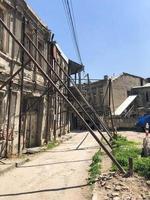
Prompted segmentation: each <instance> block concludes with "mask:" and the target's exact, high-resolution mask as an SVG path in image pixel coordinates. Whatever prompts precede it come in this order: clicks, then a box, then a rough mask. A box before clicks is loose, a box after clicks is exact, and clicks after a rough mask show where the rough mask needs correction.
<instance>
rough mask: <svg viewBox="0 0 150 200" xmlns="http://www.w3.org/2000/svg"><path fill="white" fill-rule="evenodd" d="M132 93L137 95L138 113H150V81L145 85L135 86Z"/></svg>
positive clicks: (136, 110)
mask: <svg viewBox="0 0 150 200" xmlns="http://www.w3.org/2000/svg"><path fill="white" fill-rule="evenodd" d="M131 94H132V95H135V96H136V99H135V101H134V110H135V112H136V113H137V115H142V114H149V113H150V83H146V84H145V85H143V86H138V87H133V88H132V89H131Z"/></svg>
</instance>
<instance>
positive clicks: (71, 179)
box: [0, 132, 98, 200]
mask: <svg viewBox="0 0 150 200" xmlns="http://www.w3.org/2000/svg"><path fill="white" fill-rule="evenodd" d="M85 135H86V133H85V132H84V133H78V134H76V133H73V134H72V138H71V139H70V140H68V141H66V142H64V143H63V144H61V145H59V146H58V147H56V148H54V149H53V150H49V151H47V152H44V153H42V154H40V155H39V156H38V157H36V158H33V160H32V161H30V162H28V163H26V164H25V165H23V166H21V167H20V168H16V169H14V170H12V171H10V172H8V173H7V174H5V175H3V176H1V177H0V200H87V199H90V197H91V190H90V187H89V186H87V181H86V179H87V177H88V167H89V165H90V163H91V158H92V156H93V155H94V153H95V152H96V151H97V149H98V145H97V143H96V142H95V141H94V139H93V138H92V136H90V134H89V135H88V137H87V139H86V140H85V142H84V143H83V145H82V146H81V149H80V150H78V151H77V150H75V148H76V146H77V145H78V144H79V143H80V141H81V140H82V139H83V137H84V136H85Z"/></svg>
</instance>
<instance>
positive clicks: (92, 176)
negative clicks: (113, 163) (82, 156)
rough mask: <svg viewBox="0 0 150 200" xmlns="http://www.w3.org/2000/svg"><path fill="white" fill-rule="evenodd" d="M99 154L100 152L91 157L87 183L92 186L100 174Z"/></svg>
mask: <svg viewBox="0 0 150 200" xmlns="http://www.w3.org/2000/svg"><path fill="white" fill-rule="evenodd" d="M101 155H102V154H101V152H100V150H99V151H98V152H97V153H96V154H95V155H94V156H93V157H92V163H91V165H90V169H89V178H88V183H89V184H93V183H94V182H95V180H96V178H97V177H98V176H99V175H100V174H101Z"/></svg>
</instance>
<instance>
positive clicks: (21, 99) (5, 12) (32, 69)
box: [0, 0, 69, 157]
mask: <svg viewBox="0 0 150 200" xmlns="http://www.w3.org/2000/svg"><path fill="white" fill-rule="evenodd" d="M0 18H1V19H2V20H3V21H4V23H5V24H6V25H7V27H8V28H9V30H10V31H11V32H12V33H13V34H14V35H15V37H16V38H17V39H18V41H19V42H21V43H22V44H23V46H24V47H25V48H26V50H28V52H29V53H30V55H31V56H32V57H33V58H34V59H35V60H36V62H37V63H38V64H39V65H40V66H41V68H42V70H43V71H44V72H45V73H46V74H47V75H48V76H49V77H50V78H51V79H52V80H53V82H54V83H55V84H56V85H57V86H58V87H59V89H60V90H61V92H62V93H63V94H64V95H65V96H67V95H68V93H67V90H66V89H65V88H64V85H63V84H62V82H61V81H60V80H59V79H58V77H57V76H56V75H55V73H54V72H53V71H52V70H51V68H52V69H53V70H54V71H55V72H56V73H57V75H58V76H59V77H60V78H61V80H62V81H63V83H65V84H66V85H67V84H68V83H67V81H68V79H67V78H66V77H65V75H64V73H63V71H62V70H61V68H62V69H63V70H64V71H65V72H66V73H68V59H67V58H66V56H65V55H64V54H63V52H62V51H61V49H60V47H59V46H58V44H57V43H56V42H53V41H52V32H51V31H50V30H49V29H48V28H47V26H46V25H44V23H43V22H42V21H41V20H40V19H39V18H38V16H37V15H36V14H35V13H34V12H33V11H32V10H31V8H29V6H28V5H27V4H26V2H25V1H24V0H0ZM34 45H35V46H36V47H37V49H38V50H39V52H40V53H39V52H38V51H37V49H36V48H35V46H34ZM41 54H42V55H43V56H44V58H45V59H46V60H47V61H48V63H49V64H50V65H48V64H47V63H46V62H45V61H44V59H43V58H42V56H41ZM20 68H21V70H20V71H19V73H17V74H16V76H14V78H13V79H11V80H10V81H8V82H7V84H6V85H4V83H5V82H6V81H7V80H8V79H9V78H10V77H11V76H12V75H13V74H15V73H16V72H17V71H18V70H19V69H20ZM3 85H4V87H2V88H1V90H0V157H1V156H9V155H12V154H16V153H17V152H18V153H20V152H21V151H22V150H24V149H25V148H29V147H36V146H40V145H42V144H44V143H48V142H49V141H51V140H53V139H56V138H57V137H60V136H61V135H63V134H66V133H67V132H69V118H68V116H69V115H68V106H67V105H66V103H65V102H64V100H63V99H62V98H61V97H60V96H59V95H58V94H57V92H56V91H55V89H54V88H53V87H52V85H51V84H50V83H49V82H48V81H47V80H46V79H45V77H44V76H43V74H42V73H41V71H40V70H39V69H38V68H37V67H36V65H35V64H34V63H33V62H32V60H31V59H30V57H29V56H27V54H25V53H24V51H22V49H21V48H20V46H19V45H18V44H17V43H16V42H14V40H13V39H12V38H11V36H10V35H9V33H8V32H7V31H6V30H5V28H4V27H3V25H2V24H1V23H0V87H1V86H3Z"/></svg>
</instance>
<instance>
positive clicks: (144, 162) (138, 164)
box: [112, 135, 150, 179]
mask: <svg viewBox="0 0 150 200" xmlns="http://www.w3.org/2000/svg"><path fill="white" fill-rule="evenodd" d="M113 154H114V155H115V157H116V159H117V161H118V162H119V163H120V164H121V165H122V166H123V167H124V168H125V169H126V170H127V169H128V158H129V157H130V158H133V162H134V171H135V172H137V173H138V174H139V175H141V176H144V177H145V178H148V179H149V178H150V157H147V158H143V157H141V149H140V148H139V146H138V143H136V142H133V141H129V140H127V138H125V137H122V136H120V135H119V136H117V137H116V138H115V139H114V140H113ZM112 170H116V167H115V166H114V165H113V166H112Z"/></svg>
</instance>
